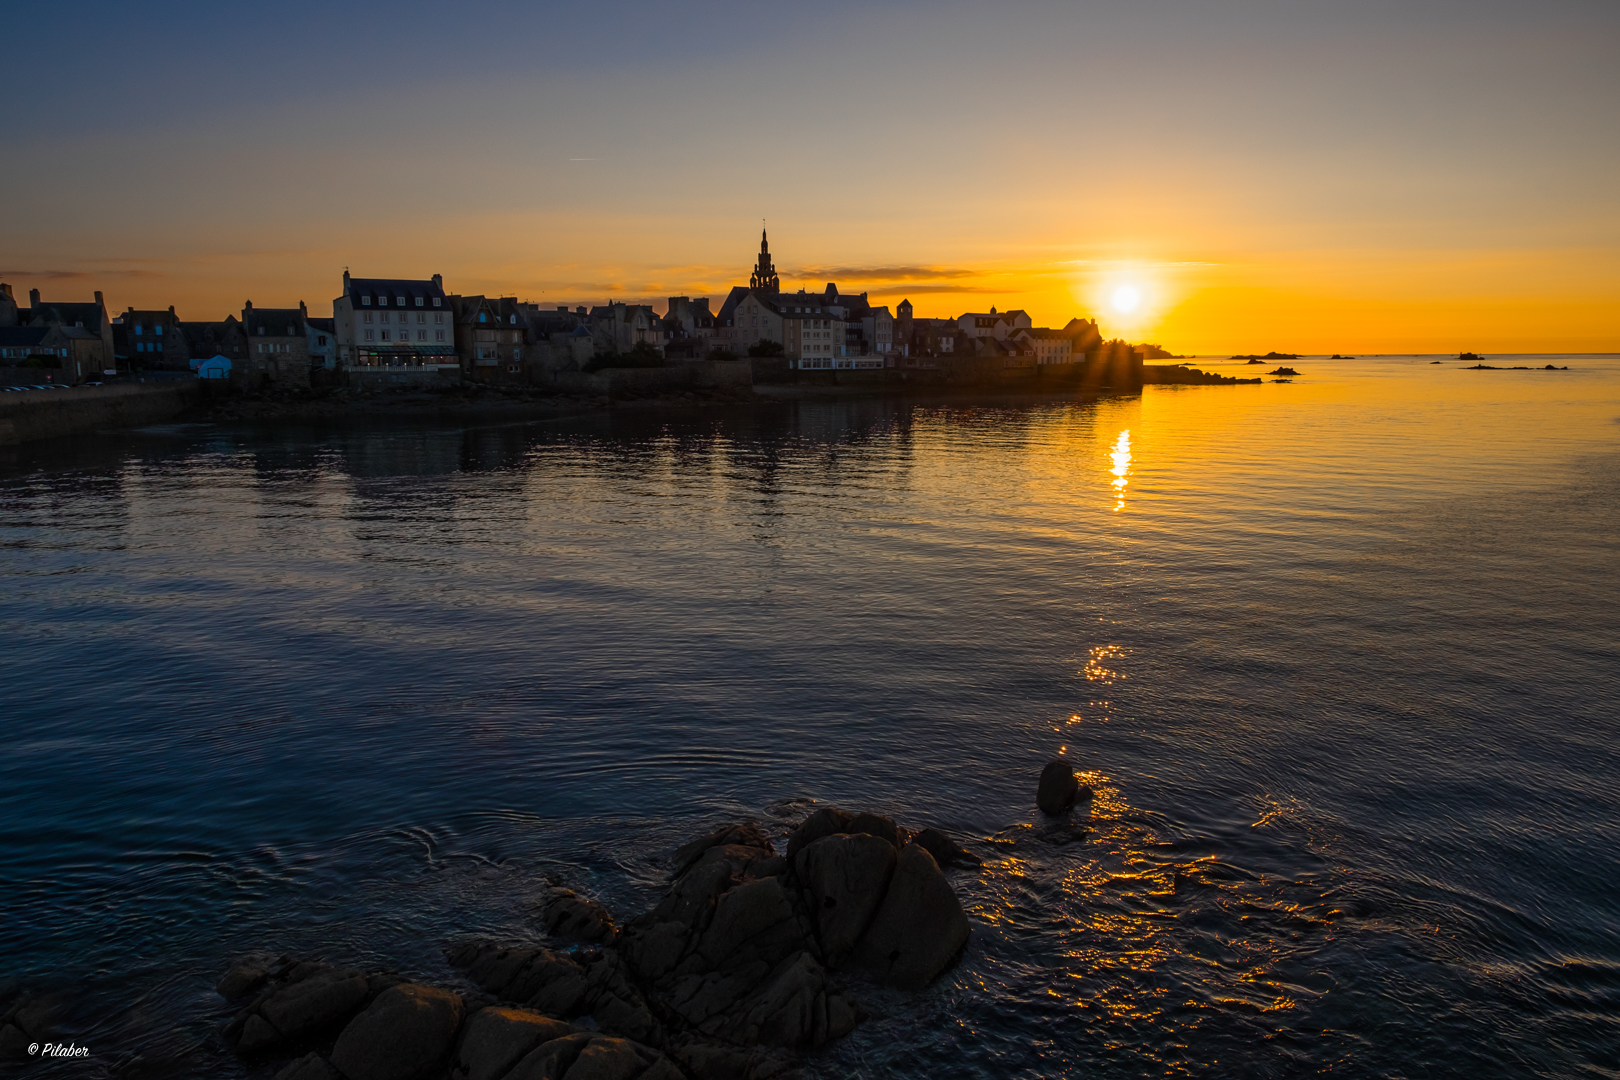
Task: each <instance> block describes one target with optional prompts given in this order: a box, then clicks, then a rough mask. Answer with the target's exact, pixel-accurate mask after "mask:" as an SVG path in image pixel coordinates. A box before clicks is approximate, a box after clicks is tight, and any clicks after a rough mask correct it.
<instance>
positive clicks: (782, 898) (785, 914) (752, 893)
mask: <svg viewBox="0 0 1620 1080" xmlns="http://www.w3.org/2000/svg"><path fill="white" fill-rule="evenodd" d="M805 944H806V942H805V940H804V931H803V929H802V928H801V927H800V925H799V921H798V919H797V918H796V917H795V912H794V910H793V902H792V900H791V899H790V898H789V896H788V892H787V890H786V889H785V888H783V886H782V882H781V880H780V879H779V878H773V877H770V878H760V879H759V880H757V881H750V882H748V883H747V884H745V885H739V886H737V887H736V888H735V889H732V890H731V891H730V892H727V893H726V894H725V895H723V896H721V897H720V900H719V902H718V903H717V904H716V905H715V909H714V919H713V920H712V921H711V922H710V924H709V929H708V930H707V931H706V932H705V933H704V935H703V940H702V941H701V942H700V943H699V944H698V953H699V954H700V955H701V957H702V959H703V961H705V962H706V964H707V966H708V967H709V968H711V969H719V968H724V967H735V966H737V965H739V964H744V963H749V962H751V961H754V960H762V961H764V962H765V963H767V964H775V963H776V962H777V961H779V960H781V959H782V958H784V957H786V956H788V955H789V954H791V953H793V952H795V951H797V950H800V949H803V948H804V947H805Z"/></svg>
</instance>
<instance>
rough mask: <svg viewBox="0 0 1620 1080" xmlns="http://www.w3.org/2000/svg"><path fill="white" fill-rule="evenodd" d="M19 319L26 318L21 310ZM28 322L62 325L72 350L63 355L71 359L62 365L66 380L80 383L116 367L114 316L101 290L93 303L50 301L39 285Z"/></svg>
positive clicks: (30, 304) (33, 292)
mask: <svg viewBox="0 0 1620 1080" xmlns="http://www.w3.org/2000/svg"><path fill="white" fill-rule="evenodd" d="M18 320H19V321H22V314H21V312H19V313H18ZM27 325H29V326H34V327H52V326H57V327H61V328H62V330H63V332H64V334H65V336H66V338H67V340H68V344H67V346H66V347H67V350H68V353H67V356H66V357H64V358H63V359H65V360H66V361H67V362H66V363H64V364H63V365H62V368H63V377H64V379H65V381H67V382H70V383H80V382H83V381H84V380H85V379H89V378H95V377H97V376H99V375H101V374H103V373H104V372H108V371H112V370H114V363H115V360H114V356H115V355H116V354H115V353H114V351H113V326H112V319H111V318H109V317H108V315H107V303H106V301H105V300H104V299H103V298H102V295H101V293H100V292H97V293H96V294H95V300H94V301H91V302H89V303H85V302H83V301H71V302H66V303H62V302H51V303H46V302H45V301H43V300H41V299H40V295H39V290H38V289H30V290H29V292H28V316H27Z"/></svg>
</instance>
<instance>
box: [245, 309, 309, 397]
mask: <svg viewBox="0 0 1620 1080" xmlns="http://www.w3.org/2000/svg"><path fill="white" fill-rule="evenodd" d="M308 318H309V309H308V307H306V306H305V304H304V302H303V301H302V300H300V301H299V302H298V306H297V307H295V308H256V307H254V306H253V301H251V300H249V301H247V303H246V304H244V305H243V307H242V330H243V332H244V333H245V334H246V335H247V356H246V357H244V358H243V359H242V360H241V361H240V362H238V363H234V364H232V365H231V380H232V381H233V382H235V383H237V384H238V385H241V386H244V387H247V388H251V389H260V388H268V387H274V388H276V389H278V390H307V389H309V328H308V326H307V325H306V320H307V319H308Z"/></svg>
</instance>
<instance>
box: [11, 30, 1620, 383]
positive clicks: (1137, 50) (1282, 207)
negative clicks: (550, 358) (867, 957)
mask: <svg viewBox="0 0 1620 1080" xmlns="http://www.w3.org/2000/svg"><path fill="white" fill-rule="evenodd" d="M5 21H6V25H7V36H8V38H10V39H11V40H12V41H13V42H21V41H33V42H54V43H55V44H54V45H52V47H49V48H29V49H15V50H6V53H7V59H6V62H5V64H3V65H0V95H3V100H4V102H5V103H6V111H5V113H4V116H5V120H4V128H3V131H4V134H3V135H0V145H3V146H4V147H5V150H6V152H5V154H4V155H3V159H0V281H5V282H7V283H9V284H10V285H11V286H12V287H13V289H14V291H15V292H16V293H17V295H18V296H19V297H22V296H24V295H25V294H26V292H27V290H29V289H31V288H39V289H40V290H41V291H42V293H43V294H44V295H45V297H46V298H47V299H58V300H71V299H81V298H82V299H88V298H89V296H90V294H91V293H92V292H93V291H94V290H97V289H99V290H102V291H103V292H104V293H105V295H106V299H107V303H108V305H109V307H112V308H114V309H116V310H122V309H123V308H125V307H129V306H134V307H137V308H147V307H168V306H169V305H171V304H173V305H176V308H177V311H178V312H179V314H180V316H181V318H184V319H217V318H223V317H224V316H225V315H226V314H227V313H231V312H240V310H241V308H242V305H243V303H244V302H245V301H248V300H251V301H253V303H254V304H256V305H258V306H261V307H267V306H275V307H281V306H290V305H293V304H296V303H297V302H298V301H299V300H304V301H306V302H307V303H308V304H309V305H310V308H311V311H312V313H314V314H321V315H325V314H328V313H329V312H330V308H331V300H332V298H333V297H335V296H336V295H337V294H338V293H339V292H340V291H341V280H342V274H343V270H344V269H345V268H348V269H350V270H352V271H353V273H354V274H356V275H357V276H372V277H427V276H430V275H431V274H434V273H439V274H442V275H443V276H444V281H445V287H446V288H447V289H448V290H449V291H452V292H460V293H469V294H470V293H489V294H499V295H515V296H518V297H520V298H522V299H525V300H532V301H535V302H538V303H542V304H553V303H555V304H568V305H574V304H580V303H587V304H599V303H603V302H605V301H607V300H608V299H617V300H626V301H630V302H653V303H654V304H655V305H656V306H657V307H658V309H659V310H660V311H661V310H663V301H664V298H665V297H668V296H671V295H691V296H709V297H711V298H714V299H715V301H716V306H717V303H718V299H719V298H720V297H723V296H724V294H725V291H726V290H727V289H728V288H729V287H730V286H731V285H734V284H746V281H747V274H748V271H749V269H750V267H751V265H752V263H753V259H754V255H755V253H756V252H757V250H758V243H759V230H760V227H761V222H762V221H765V222H768V225H769V229H770V236H771V250H772V253H773V255H774V256H775V258H776V264H777V268H778V270H779V271H780V273H781V274H782V277H783V287H784V288H788V289H798V288H811V289H816V290H819V289H821V288H824V287H825V285H826V284H827V283H828V282H836V283H837V284H838V286H839V288H840V289H841V290H843V291H846V292H856V291H867V292H869V293H870V294H871V297H872V300H873V301H874V302H876V303H886V304H890V305H891V306H892V305H894V304H897V303H898V302H899V301H900V300H901V299H903V298H909V299H910V300H911V301H912V304H913V305H914V307H915V309H916V312H917V314H918V315H927V316H955V315H958V314H961V313H963V312H965V311H983V310H987V309H989V308H990V307H992V306H995V307H998V308H1000V309H1002V310H1005V309H1008V308H1020V307H1021V308H1024V309H1026V310H1028V311H1029V312H1030V314H1031V315H1032V316H1033V317H1034V319H1035V324H1036V325H1037V326H1041V325H1053V326H1061V325H1063V323H1065V322H1066V321H1067V320H1068V319H1069V318H1071V317H1073V316H1076V315H1080V316H1091V317H1095V318H1097V319H1099V320H1100V322H1101V324H1102V329H1103V331H1104V333H1105V334H1107V335H1109V336H1121V337H1126V338H1128V339H1130V340H1132V341H1153V342H1157V343H1160V344H1162V345H1164V346H1165V347H1167V348H1169V349H1171V350H1173V351H1178V352H1184V353H1188V354H1198V353H1204V354H1210V353H1221V352H1235V351H1243V352H1248V351H1261V352H1264V351H1268V350H1271V349H1276V350H1279V351H1285V352H1344V353H1350V352H1405V351H1416V352H1446V351H1450V352H1456V351H1459V350H1463V349H1471V350H1474V351H1478V352H1510V351H1539V350H1546V351H1568V352H1576V351H1614V350H1620V119H1617V118H1620V63H1617V62H1616V60H1615V58H1616V57H1617V56H1620V4H1617V3H1615V2H1614V0H1590V2H1586V0H1539V2H1537V3H1527V2H1524V3H1504V2H1500V0H1468V2H1451V0H1401V2H1391V0H1355V2H1353V3H1347V2H1344V0H1334V2H1323V0H1122V2H1112V0H1110V2H1099V3H1025V2H1018V0H1003V2H999V3H995V4H989V3H980V4H954V3H949V2H937V3H928V4H923V3H890V2H883V0H875V2H867V3H843V2H841V0H823V2H820V3H816V4H804V3H797V4H777V3H768V2H767V3H760V2H755V3H706V2H701V0H700V2H692V3H686V4H682V5H664V4H652V3H645V2H641V3H618V2H613V0H601V2H597V3H593V4H567V5H562V4H551V3H517V2H512V3H478V2H471V3H462V4H457V5H444V4H437V3H436V4H424V3H417V2H414V0H395V2H393V3H388V4H380V3H363V4H354V3H341V2H339V3H282V4H253V5H248V4H239V3H217V2H215V3H170V2H163V0H157V2H154V3H148V4H144V5H134V4H128V3H98V2H94V0H81V2H80V3H76V4H72V5H44V4H34V5H30V6H28V7H26V8H25V7H23V6H21V5H18V4H12V5H8V10H7V15H6V20H5Z"/></svg>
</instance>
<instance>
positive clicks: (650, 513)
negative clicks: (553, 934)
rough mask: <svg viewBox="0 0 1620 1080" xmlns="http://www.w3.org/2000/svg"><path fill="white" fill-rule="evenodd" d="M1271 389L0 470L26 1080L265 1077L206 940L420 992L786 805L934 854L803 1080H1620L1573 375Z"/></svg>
mask: <svg viewBox="0 0 1620 1080" xmlns="http://www.w3.org/2000/svg"><path fill="white" fill-rule="evenodd" d="M1194 363H1196V364H1198V366H1202V367H1205V368H1207V369H1209V370H1214V371H1219V372H1222V373H1226V374H1240V375H1245V376H1247V375H1252V374H1253V373H1255V372H1261V371H1265V370H1269V369H1268V368H1267V367H1263V366H1252V365H1244V364H1242V363H1241V362H1237V361H1228V360H1224V359H1220V360H1214V361H1211V360H1198V361H1194ZM1289 363H1290V364H1291V366H1293V367H1295V368H1297V369H1298V370H1299V375H1298V376H1297V377H1294V378H1292V379H1291V381H1279V377H1277V376H1268V377H1265V381H1264V382H1262V383H1260V384H1259V385H1224V386H1148V387H1146V388H1145V389H1144V390H1143V391H1142V392H1141V393H1140V394H1131V395H1102V396H1090V397H1077V396H1072V395H1071V396H1061V395H1058V396H1046V397H1038V398H1036V397H1027V398H1026V397H985V396H980V397H968V396H950V397H944V396H940V397H930V396H912V397H906V396H893V397H850V398H825V399H770V400H766V401H764V402H762V403H759V404H750V405H739V406H736V407H710V408H651V407H624V408H616V409H613V410H607V411H582V412H580V413H579V414H577V415H558V416H555V417H552V418H549V419H545V420H539V421H527V422H512V421H510V420H503V421H500V422H493V421H472V420H465V419H462V420H420V419H404V418H392V419H391V418H387V417H371V418H353V419H350V420H347V421H343V422H328V423H325V424H321V425H313V424H306V425H289V424H279V425H262V424H261V425H253V424H245V423H244V424H205V423H195V424H193V423H176V424H168V425H162V426H156V427H151V428H146V429H143V430H136V431H124V432H109V433H102V434H97V435H92V436H85V437H81V438H76V439H72V440H65V441H62V442H52V443H40V444H33V445H29V446H24V447H20V448H11V449H9V450H7V451H5V452H4V454H3V456H0V702H3V705H0V713H3V715H0V1004H3V1003H4V1001H5V1000H11V999H16V998H18V997H19V996H27V997H30V998H35V997H42V998H44V999H45V1000H46V1001H47V1002H49V1003H50V1007H51V1008H52V1009H53V1010H54V1015H55V1017H56V1020H55V1022H56V1023H57V1025H58V1028H57V1030H58V1031H59V1032H60V1033H62V1034H64V1035H67V1036H69V1037H71V1038H72V1039H73V1040H74V1041H75V1042H76V1044H78V1045H81V1046H85V1047H87V1048H88V1051H89V1056H88V1057H86V1058H81V1059H77V1060H74V1061H66V1062H60V1063H54V1062H35V1063H34V1064H35V1066H36V1067H35V1069H33V1070H30V1075H55V1074H56V1073H57V1072H60V1073H62V1074H63V1075H67V1074H69V1073H71V1074H72V1075H73V1076H75V1077H85V1076H89V1077H99V1076H125V1075H141V1076H175V1077H226V1078H237V1077H259V1076H265V1077H268V1076H270V1075H272V1074H273V1072H274V1067H273V1066H272V1065H263V1064H259V1065H251V1064H244V1063H242V1062H240V1061H238V1060H237V1059H236V1057H235V1056H234V1055H233V1054H232V1053H230V1052H229V1051H228V1050H227V1049H226V1048H225V1047H224V1045H223V1043H222V1042H221V1040H220V1037H219V1035H218V1028H219V1026H220V1025H221V1024H222V1023H223V1022H224V1021H225V1019H227V1018H228V1017H229V1015H230V1007H229V1006H228V1005H226V1004H225V1003H224V1002H223V1001H221V1000H220V999H219V998H218V997H217V995H215V993H214V991H213V986H214V984H215V982H216V980H217V979H218V978H219V976H220V975H221V973H222V972H223V971H224V970H225V968H226V966H227V964H228V963H229V961H230V960H231V958H232V957H234V956H237V955H240V954H242V953H244V952H247V951H249V950H270V951H274V952H277V953H285V954H291V955H296V956H303V957H323V958H326V959H328V960H331V961H334V962H342V963H348V964H355V965H359V966H364V967H367V968H368V969H379V968H386V969H389V970H395V971H398V972H400V973H402V974H404V975H406V976H409V977H412V978H418V979H422V980H426V981H431V982H436V983H439V984H442V985H451V986H459V985H464V984H463V983H459V982H458V981H457V980H458V979H459V978H460V976H459V974H458V973H457V972H456V971H455V970H454V969H452V968H451V967H450V966H449V965H448V963H447V961H446V960H445V956H444V950H445V947H446V945H447V944H449V943H451V942H454V941H458V940H463V939H465V938H468V937H474V936H481V937H497V938H502V939H506V940H510V941H513V942H544V941H545V940H546V938H545V935H544V933H543V930H542V928H541V927H540V925H539V922H538V919H537V917H536V910H535V905H536V903H537V900H538V898H539V897H542V896H543V895H544V894H545V891H546V889H547V888H548V887H549V885H551V884H562V885H566V886H568V887H570V888H573V889H575V890H577V891H580V892H582V893H585V894H588V895H590V896H593V897H596V898H598V899H600V900H602V901H603V902H604V903H606V904H607V905H608V906H609V907H610V908H611V909H612V910H613V911H614V912H615V913H617V915H618V916H619V918H620V919H621V920H624V919H627V918H629V917H630V916H633V915H634V914H636V913H637V912H639V911H640V910H642V909H643V908H644V907H645V906H646V905H648V904H649V903H650V902H652V900H653V899H655V898H656V897H657V896H658V895H659V894H660V892H661V890H662V888H663V887H664V884H665V882H666V880H667V874H668V871H669V855H670V852H671V850H672V848H673V847H674V846H675V845H677V844H679V843H680V842H682V841H683V840H685V839H688V838H690V837H692V836H693V835H696V834H698V833H701V832H703V831H705V830H708V829H710V828H712V827H714V826H716V825H719V824H722V823H725V822H728V821H740V820H753V821H757V822H759V823H761V824H762V825H763V826H764V827H765V828H767V829H768V830H770V831H771V833H772V834H773V835H774V836H777V837H778V838H780V837H782V836H784V835H785V833H786V831H787V830H788V829H789V828H791V827H792V825H793V824H794V823H796V822H797V821H798V820H800V819H801V818H802V817H803V816H805V815H806V814H807V813H809V812H810V811H811V810H812V809H814V808H816V807H818V806H828V805H834V806H839V807H845V808H849V809H853V810H871V811H875V812H878V813H883V814H887V815H890V816H892V817H894V818H895V819H896V820H898V821H899V822H900V823H901V824H903V825H906V826H909V827H913V828H918V827H922V826H933V827H936V828H940V829H943V830H945V831H947V832H948V833H950V834H952V835H953V836H955V837H956V838H958V839H959V840H960V841H961V842H962V843H963V844H964V845H965V846H967V847H968V848H969V849H970V850H972V851H973V852H975V853H976V854H978V855H979V856H980V857H981V858H982V859H983V866H982V868H981V869H979V870H977V871H969V870H953V871H951V872H950V877H951V880H952V882H953V884H954V886H955V887H956V889H957V891H958V893H959V895H960V896H961V898H962V901H963V904H964V907H965V908H966V910H967V912H968V916H969V919H970V922H971V924H972V934H971V938H970V940H969V943H968V945H967V947H966V950H965V952H964V954H963V955H962V956H961V958H960V960H959V962H958V963H957V964H956V965H955V966H954V967H953V968H951V969H950V970H949V971H948V972H946V973H945V974H944V975H943V976H941V977H940V978H939V979H938V980H937V981H936V982H935V983H934V984H933V985H932V986H930V987H929V988H928V989H926V990H924V991H922V992H920V993H915V994H903V993H899V992H895V991H888V990H882V989H878V988H875V987H870V986H864V987H858V994H857V996H860V997H861V999H862V1002H863V1006H864V1008H865V1010H866V1013H867V1017H866V1019H865V1020H864V1022H863V1023H862V1024H861V1026H860V1027H859V1028H858V1029H857V1031H856V1033H855V1034H853V1035H852V1036H850V1037H849V1038H847V1039H845V1040H842V1041H841V1042H839V1043H837V1044H835V1045H833V1046H832V1047H830V1048H828V1049H826V1050H825V1051H822V1052H820V1053H818V1054H815V1055H812V1056H811V1057H809V1058H808V1059H807V1062H806V1069H807V1076H808V1077H809V1078H810V1080H856V1078H859V1080H876V1078H888V1077H895V1078H904V1080H923V1078H935V1077H947V1076H948V1077H952V1078H963V1080H978V1078H983V1080H991V1078H1009V1077H1011V1078H1038V1077H1039V1078H1046V1077H1181V1076H1187V1077H1211V1078H1225V1077H1232V1078H1238V1077H1244V1078H1249V1077H1278V1078H1284V1077H1301V1076H1318V1075H1331V1076H1334V1077H1356V1078H1359V1077H1410V1078H1420V1077H1459V1078H1468V1080H1488V1078H1497V1077H1501V1078H1510V1077H1511V1078H1523V1077H1568V1078H1593V1077H1620V886H1617V884H1616V878H1617V873H1620V869H1617V868H1620V854H1617V853H1620V356H1614V355H1571V356H1543V355H1536V356H1521V357H1511V358H1509V357H1492V358H1491V359H1490V360H1489V361H1488V363H1491V364H1495V365H1501V366H1502V367H1504V368H1506V367H1510V366H1513V367H1516V366H1523V367H1525V368H1527V369H1528V370H1506V369H1499V370H1468V368H1467V365H1465V364H1464V363H1462V362H1459V361H1457V360H1454V359H1452V358H1449V357H1435V356H1377V357H1357V358H1354V359H1332V360H1330V359H1326V358H1323V357H1316V356H1308V357H1302V358H1300V359H1299V360H1296V361H1290V362H1289ZM1549 364H1550V365H1553V366H1555V367H1556V368H1557V369H1558V370H1545V367H1546V365H1549ZM1566 369H1567V370H1566ZM1058 756H1063V757H1066V758H1067V759H1069V760H1070V761H1072V762H1073V763H1074V765H1075V767H1076V769H1077V770H1078V771H1079V772H1080V773H1081V774H1082V777H1083V779H1084V780H1085V781H1086V782H1087V783H1088V784H1089V785H1090V786H1091V788H1092V789H1093V792H1094V795H1093V797H1092V798H1091V799H1090V800H1088V801H1086V802H1085V803H1084V804H1083V805H1081V806H1080V807H1079V808H1078V809H1077V810H1076V811H1075V812H1074V813H1072V814H1071V815H1069V816H1068V817H1066V818H1062V819H1056V820H1049V819H1046V818H1044V817H1043V816H1042V815H1041V814H1040V813H1039V812H1038V811H1037V810H1036V808H1035V799H1034V796H1035V787H1036V781H1037V778H1038V776H1039V774H1040V771H1041V767H1042V766H1043V765H1044V764H1045V763H1046V762H1047V761H1049V760H1051V759H1052V758H1055V757H1058Z"/></svg>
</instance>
